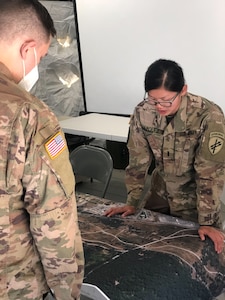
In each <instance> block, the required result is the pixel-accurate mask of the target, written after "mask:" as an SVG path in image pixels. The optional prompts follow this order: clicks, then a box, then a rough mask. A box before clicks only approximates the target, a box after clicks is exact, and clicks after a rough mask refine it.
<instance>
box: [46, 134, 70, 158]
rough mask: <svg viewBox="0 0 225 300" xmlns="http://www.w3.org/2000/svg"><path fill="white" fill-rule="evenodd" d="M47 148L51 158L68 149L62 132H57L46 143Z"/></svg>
mask: <svg viewBox="0 0 225 300" xmlns="http://www.w3.org/2000/svg"><path fill="white" fill-rule="evenodd" d="M45 149H46V151H47V153H48V155H49V156H50V158H51V159H54V158H56V157H57V156H58V155H59V154H60V153H62V152H63V150H65V149H66V143H65V141H64V139H63V137H62V135H61V133H60V132H58V133H56V134H55V135H54V136H53V137H52V138H51V139H50V140H49V141H48V142H47V143H46V144H45Z"/></svg>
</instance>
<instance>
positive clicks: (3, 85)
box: [0, 0, 84, 300]
mask: <svg viewBox="0 0 225 300" xmlns="http://www.w3.org/2000/svg"><path fill="white" fill-rule="evenodd" d="M55 34H56V32H55V28H54V25H53V21H52V19H51V17H50V15H49V14H48V12H47V10H46V9H45V8H44V7H43V6H42V5H41V3H40V2H39V1H37V0H1V1H0V101H1V113H0V140H1V151H0V168H1V173H0V198H1V201H0V254H1V255H0V299H1V300H9V299H10V300H16V299H17V300H28V299H32V300H34V299H36V300H41V299H44V297H45V295H46V294H47V293H48V292H49V291H50V289H51V291H52V292H53V293H54V295H55V298H56V299H60V300H63V299H65V300H70V299H80V288H81V284H82V281H83V270H84V259H83V247H82V241H81V236H80V231H79V228H78V220H77V210H76V209H77V208H76V199H75V195H74V186H75V182H74V176H73V172H72V168H71V165H70V162H69V155H68V149H67V145H66V141H65V138H64V135H63V132H62V131H61V128H60V126H59V123H58V121H57V119H56V117H55V116H54V114H53V113H52V112H51V111H50V109H49V108H48V107H47V106H46V105H45V104H44V103H43V102H42V101H40V100H38V99H37V98H35V97H34V96H32V95H31V94H30V93H28V92H27V90H30V88H31V87H32V85H33V84H34V83H35V81H36V80H37V78H38V70H37V68H36V65H37V64H38V63H39V62H40V59H41V57H43V56H45V55H46V53H47V51H48V48H49V45H50V41H51V36H54V35H55Z"/></svg>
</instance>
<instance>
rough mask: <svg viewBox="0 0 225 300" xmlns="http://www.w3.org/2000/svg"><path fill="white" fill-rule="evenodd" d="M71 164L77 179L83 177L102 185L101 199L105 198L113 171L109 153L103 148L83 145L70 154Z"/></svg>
mask: <svg viewBox="0 0 225 300" xmlns="http://www.w3.org/2000/svg"><path fill="white" fill-rule="evenodd" d="M70 162H71V164H72V167H73V172H74V174H75V177H77V176H82V177H87V178H90V179H91V182H92V181H93V179H95V180H97V181H98V182H101V183H102V192H101V194H100V197H102V198H104V197H105V194H106V191H107V188H108V185H109V182H110V179H111V176H112V171H113V160H112V157H111V155H110V154H109V152H108V151H107V150H105V149H103V148H100V147H96V146H92V145H82V146H79V147H77V148H76V149H74V150H73V151H72V152H71V153H70Z"/></svg>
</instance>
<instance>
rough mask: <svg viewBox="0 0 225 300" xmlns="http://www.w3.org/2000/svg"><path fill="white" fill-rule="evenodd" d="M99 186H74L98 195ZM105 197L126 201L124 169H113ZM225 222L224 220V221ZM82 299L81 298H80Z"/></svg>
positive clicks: (222, 299) (224, 213)
mask: <svg viewBox="0 0 225 300" xmlns="http://www.w3.org/2000/svg"><path fill="white" fill-rule="evenodd" d="M149 182H150V176H148V179H147V181H146V185H145V190H144V192H146V190H147V188H148V186H149ZM100 189H101V186H100V185H99V184H98V183H97V182H94V183H91V185H90V183H89V182H82V183H79V184H78V185H77V187H76V190H77V191H80V192H84V193H90V194H93V193H94V194H96V195H99V193H100ZM105 198H106V199H109V200H112V201H115V202H125V201H126V187H125V184H124V170H118V169H114V170H113V174H112V178H111V181H110V184H109V187H108V190H107V193H106V196H105ZM222 216H223V220H224V221H225V193H224V195H223V197H222ZM224 224H225V222H224ZM82 299H83V298H82ZM215 300H225V294H224V295H221V296H219V297H217V298H216V299H215Z"/></svg>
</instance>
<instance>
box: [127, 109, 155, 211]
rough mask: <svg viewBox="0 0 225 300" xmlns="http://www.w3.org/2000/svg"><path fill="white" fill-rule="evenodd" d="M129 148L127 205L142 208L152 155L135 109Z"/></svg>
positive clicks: (131, 121) (131, 123) (131, 122)
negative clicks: (143, 193)
mask: <svg viewBox="0 0 225 300" xmlns="http://www.w3.org/2000/svg"><path fill="white" fill-rule="evenodd" d="M127 147H128V150H129V165H128V166H127V168H126V172H125V183H126V188H127V205H132V206H135V207H140V206H141V205H142V201H141V200H142V192H143V189H144V184H145V179H146V176H147V173H148V169H149V166H150V164H151V161H152V154H151V152H150V151H151V150H150V149H149V145H148V142H147V140H146V139H145V136H144V134H143V130H142V128H141V124H140V120H139V119H138V113H137V109H135V111H134V114H133V115H132V117H131V120H130V132H129V139H128V144H127Z"/></svg>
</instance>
